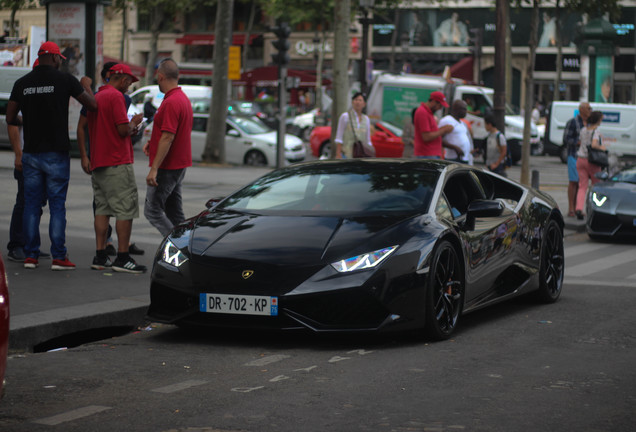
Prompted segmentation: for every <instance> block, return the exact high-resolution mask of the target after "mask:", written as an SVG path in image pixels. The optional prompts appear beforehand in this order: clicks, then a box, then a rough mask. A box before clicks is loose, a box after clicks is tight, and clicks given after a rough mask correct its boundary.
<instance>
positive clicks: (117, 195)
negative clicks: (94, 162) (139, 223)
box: [91, 164, 139, 220]
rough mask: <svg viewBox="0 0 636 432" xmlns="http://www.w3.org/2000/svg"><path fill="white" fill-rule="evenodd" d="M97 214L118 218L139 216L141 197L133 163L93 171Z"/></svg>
mask: <svg viewBox="0 0 636 432" xmlns="http://www.w3.org/2000/svg"><path fill="white" fill-rule="evenodd" d="M91 178H92V183H93V195H94V197H95V198H94V199H95V214H96V215H100V216H114V217H115V218H117V219H118V220H131V219H136V218H138V217H139V198H138V195H137V183H136V182H135V173H134V172H133V166H132V164H125V165H116V166H112V167H101V168H97V169H96V170H94V171H93V173H92V175H91Z"/></svg>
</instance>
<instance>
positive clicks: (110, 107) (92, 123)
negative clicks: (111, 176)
mask: <svg viewBox="0 0 636 432" xmlns="http://www.w3.org/2000/svg"><path fill="white" fill-rule="evenodd" d="M95 100H96V101H97V111H88V112H87V116H86V117H87V119H88V133H89V134H90V146H91V148H90V152H91V168H92V169H95V168H100V167H106V166H116V165H123V164H131V163H133V162H134V154H133V147H132V141H131V140H130V136H127V137H124V138H122V137H120V136H119V133H118V132H117V125H120V124H128V123H129V120H128V114H127V112H126V102H125V101H124V95H123V94H122V92H120V91H119V90H117V89H116V88H115V87H113V86H111V85H105V86H101V87H100V88H99V91H98V92H97V94H96V95H95Z"/></svg>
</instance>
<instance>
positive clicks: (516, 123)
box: [506, 115, 539, 135]
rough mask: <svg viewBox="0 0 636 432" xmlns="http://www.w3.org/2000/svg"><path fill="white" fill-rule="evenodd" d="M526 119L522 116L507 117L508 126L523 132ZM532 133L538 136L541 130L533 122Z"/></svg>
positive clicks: (531, 123) (531, 124) (531, 125)
mask: <svg viewBox="0 0 636 432" xmlns="http://www.w3.org/2000/svg"><path fill="white" fill-rule="evenodd" d="M524 122H525V121H524V118H523V117H522V116H520V115H507V116H506V126H509V127H513V128H518V129H521V130H523V124H524ZM530 133H531V135H537V134H538V133H539V130H538V129H537V125H536V124H535V123H534V122H533V121H531V122H530Z"/></svg>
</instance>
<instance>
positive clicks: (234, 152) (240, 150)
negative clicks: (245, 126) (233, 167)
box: [225, 121, 251, 165]
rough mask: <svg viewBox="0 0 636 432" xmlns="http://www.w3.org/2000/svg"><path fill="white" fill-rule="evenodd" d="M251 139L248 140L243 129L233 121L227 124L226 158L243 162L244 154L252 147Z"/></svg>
mask: <svg viewBox="0 0 636 432" xmlns="http://www.w3.org/2000/svg"><path fill="white" fill-rule="evenodd" d="M249 141H250V140H246V139H245V137H244V136H243V133H242V132H241V130H240V129H239V128H238V127H236V126H235V125H234V124H233V123H231V122H229V121H228V122H226V124H225V160H226V161H227V162H228V163H233V164H237V165H242V164H243V156H244V155H245V152H246V151H247V150H248V149H249V147H251V142H249Z"/></svg>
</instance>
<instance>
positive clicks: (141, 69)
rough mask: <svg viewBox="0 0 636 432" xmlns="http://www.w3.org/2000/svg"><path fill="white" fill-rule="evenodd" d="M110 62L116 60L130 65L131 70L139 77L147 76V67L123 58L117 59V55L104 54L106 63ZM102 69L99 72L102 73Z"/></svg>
mask: <svg viewBox="0 0 636 432" xmlns="http://www.w3.org/2000/svg"><path fill="white" fill-rule="evenodd" d="M108 62H116V63H122V64H125V65H128V67H129V68H130V71H131V72H132V73H133V74H134V75H135V76H137V77H142V76H146V68H145V67H143V66H137V65H134V64H131V63H126V62H125V61H123V60H120V59H117V58H115V57H109V56H104V63H108ZM100 72H101V70H99V71H97V73H100Z"/></svg>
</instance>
